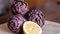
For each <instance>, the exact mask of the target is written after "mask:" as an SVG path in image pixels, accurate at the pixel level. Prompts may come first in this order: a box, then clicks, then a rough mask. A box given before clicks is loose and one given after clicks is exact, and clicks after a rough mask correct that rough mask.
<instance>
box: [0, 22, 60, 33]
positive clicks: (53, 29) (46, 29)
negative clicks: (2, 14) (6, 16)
mask: <svg viewBox="0 0 60 34" xmlns="http://www.w3.org/2000/svg"><path fill="white" fill-rule="evenodd" d="M42 30H43V32H42V34H59V33H60V24H59V23H56V22H51V21H46V22H45V25H44V26H43V27H42ZM0 34H15V33H12V32H11V31H10V30H9V29H8V27H7V23H5V24H1V25H0Z"/></svg>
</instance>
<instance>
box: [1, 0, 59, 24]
mask: <svg viewBox="0 0 60 34" xmlns="http://www.w3.org/2000/svg"><path fill="white" fill-rule="evenodd" d="M22 1H25V2H27V3H28V5H29V9H33V8H39V9H40V10H41V11H42V12H43V13H44V15H45V18H46V20H49V21H54V22H58V23H60V0H22ZM3 2H5V4H4V3H3ZM6 2H7V3H6ZM12 2H13V0H3V1H2V0H0V8H4V9H6V11H3V10H4V9H0V23H3V22H6V21H7V20H8V18H9V17H10V16H12V15H13V14H12V13H11V10H10V9H8V8H10V6H11V4H12ZM1 4H2V5H3V6H2V7H1ZM4 6H5V7H4ZM6 6H7V7H6Z"/></svg>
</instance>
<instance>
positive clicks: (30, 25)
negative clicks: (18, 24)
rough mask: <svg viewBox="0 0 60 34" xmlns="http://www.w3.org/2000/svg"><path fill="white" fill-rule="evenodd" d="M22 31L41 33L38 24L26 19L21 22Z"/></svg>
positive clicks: (29, 33)
mask: <svg viewBox="0 0 60 34" xmlns="http://www.w3.org/2000/svg"><path fill="white" fill-rule="evenodd" d="M23 32H24V34H42V29H41V27H40V26H39V25H38V24H36V23H34V22H32V21H26V22H25V23H24V24H23Z"/></svg>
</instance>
